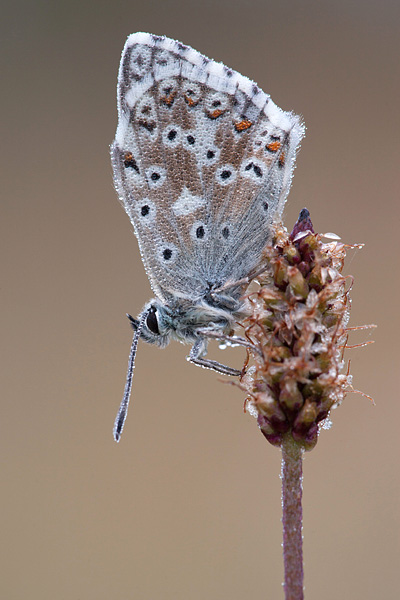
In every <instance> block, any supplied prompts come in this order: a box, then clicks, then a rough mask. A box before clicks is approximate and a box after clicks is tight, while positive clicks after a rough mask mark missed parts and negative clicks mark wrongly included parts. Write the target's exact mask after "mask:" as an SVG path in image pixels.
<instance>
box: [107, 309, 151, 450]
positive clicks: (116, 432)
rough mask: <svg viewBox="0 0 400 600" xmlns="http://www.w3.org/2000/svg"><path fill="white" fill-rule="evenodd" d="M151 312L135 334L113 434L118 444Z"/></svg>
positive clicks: (143, 319)
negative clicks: (142, 337) (139, 352)
mask: <svg viewBox="0 0 400 600" xmlns="http://www.w3.org/2000/svg"><path fill="white" fill-rule="evenodd" d="M149 310H150V309H149ZM149 310H146V311H145V312H144V313H143V314H142V316H141V317H140V321H139V323H138V326H137V329H136V331H135V333H134V334H133V340H132V345H131V351H130V353H129V362H128V371H127V374H126V383H125V390H124V397H123V398H122V402H121V405H120V407H119V410H118V414H117V417H116V419H115V422H114V430H113V433H114V440H115V441H116V442H119V440H120V439H121V434H122V430H123V428H124V425H125V420H126V416H127V414H128V406H129V398H130V396H131V390H132V379H133V371H134V369H135V358H136V350H137V347H138V342H139V338H140V334H141V332H142V329H143V326H144V323H145V321H146V319H147V317H148V314H149Z"/></svg>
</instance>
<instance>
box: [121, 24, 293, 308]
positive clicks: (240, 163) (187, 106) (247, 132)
mask: <svg viewBox="0 0 400 600" xmlns="http://www.w3.org/2000/svg"><path fill="white" fill-rule="evenodd" d="M118 115H119V120H118V127H117V132H116V137H115V140H114V143H113V145H112V150H111V153H112V162H113V169H114V180H115V186H116V189H117V192H118V194H119V197H120V200H121V202H122V204H123V206H124V208H125V210H126V212H127V213H128V215H129V217H130V219H131V221H132V223H133V226H134V230H135V234H136V236H137V238H138V241H139V247H140V251H141V255H142V260H143V263H144V266H145V269H146V272H147V275H148V277H149V280H150V284H151V286H152V288H153V291H154V293H155V294H156V295H157V296H158V297H159V298H160V299H162V300H163V301H168V300H169V299H171V298H176V297H182V298H188V299H193V300H194V299H198V298H200V297H202V296H203V295H204V291H205V290H206V289H209V287H210V285H214V286H218V285H223V284H224V283H226V282H227V281H237V280H240V279H241V278H243V277H245V276H247V275H249V274H250V273H251V272H253V271H254V270H256V269H257V267H258V266H259V264H260V260H261V256H262V250H263V248H264V247H265V244H266V242H267V240H268V238H269V235H270V230H271V223H272V222H273V221H274V220H276V219H277V218H278V217H279V216H280V215H281V213H282V210H283V206H284V203H285V201H286V197H287V194H288V191H289V188H290V182H291V178H292V173H293V168H294V164H295V157H296V151H297V149H298V146H299V143H300V141H301V139H302V137H303V135H304V126H303V125H302V123H301V121H300V119H299V117H297V116H296V115H294V114H292V113H289V112H284V111H282V110H281V109H280V108H278V107H277V106H276V105H275V104H274V103H273V102H272V100H270V98H269V96H268V95H267V94H265V93H264V92H263V91H262V90H260V88H258V87H257V86H256V85H255V84H254V83H253V82H251V81H250V80H249V79H247V78H246V77H243V76H242V75H240V74H239V73H237V72H235V71H232V70H231V69H228V68H227V67H225V66H224V65H223V64H221V63H216V62H214V61H213V60H210V59H208V58H206V57H205V56H203V55H202V54H200V53H199V52H197V51H195V50H193V49H192V48H190V47H188V46H184V45H183V44H180V43H179V42H176V41H174V40H171V39H168V38H165V37H158V36H154V35H151V34H148V33H135V34H132V35H131V36H129V38H128V40H127V42H126V44H125V47H124V50H123V53H122V58H121V64H120V70H119V76H118Z"/></svg>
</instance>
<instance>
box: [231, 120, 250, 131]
mask: <svg viewBox="0 0 400 600" xmlns="http://www.w3.org/2000/svg"><path fill="white" fill-rule="evenodd" d="M252 125H253V123H252V122H251V121H249V120H248V119H243V121H240V122H239V123H235V129H236V131H246V129H249V127H251V126H252Z"/></svg>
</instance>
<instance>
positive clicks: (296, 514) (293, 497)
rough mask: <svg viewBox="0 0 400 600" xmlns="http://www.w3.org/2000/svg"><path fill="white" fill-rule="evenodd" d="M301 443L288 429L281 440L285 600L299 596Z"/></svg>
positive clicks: (301, 558)
mask: <svg viewBox="0 0 400 600" xmlns="http://www.w3.org/2000/svg"><path fill="white" fill-rule="evenodd" d="M302 454H303V449H302V447H301V446H300V445H299V444H298V443H297V442H295V441H294V439H293V438H292V435H291V433H287V434H285V435H284V437H283V440H282V510H283V513H282V524H283V563H284V572H285V580H284V589H285V599H286V600H303V598H304V593H303V537H302V506H301V497H302V491H303V488H302V482H303V475H302V461H303V458H302Z"/></svg>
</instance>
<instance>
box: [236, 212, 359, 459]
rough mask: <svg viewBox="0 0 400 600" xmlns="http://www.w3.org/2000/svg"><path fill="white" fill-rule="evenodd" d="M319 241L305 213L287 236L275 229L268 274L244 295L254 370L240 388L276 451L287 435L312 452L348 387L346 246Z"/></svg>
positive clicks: (246, 375) (269, 252) (281, 229)
mask: <svg viewBox="0 0 400 600" xmlns="http://www.w3.org/2000/svg"><path fill="white" fill-rule="evenodd" d="M323 237H324V236H321V235H319V234H316V233H314V229H313V226H312V223H311V220H310V214H309V212H308V210H307V209H303V210H302V211H301V213H300V216H299V219H298V221H297V223H296V224H295V226H294V229H293V231H292V233H291V234H290V235H289V234H288V232H287V231H286V229H285V228H284V227H283V226H282V225H278V226H276V229H275V235H274V239H273V242H272V244H271V245H270V246H268V247H267V249H266V262H267V264H268V267H267V270H266V272H265V274H263V275H261V276H259V277H258V278H257V279H258V282H259V284H260V287H259V289H258V290H257V291H256V292H254V293H251V294H249V302H250V304H251V306H252V313H251V316H250V317H248V319H247V321H246V327H245V333H246V338H247V339H248V341H249V342H250V348H251V349H250V352H251V354H252V355H253V358H254V366H252V367H251V368H250V369H248V371H247V373H246V374H245V375H244V376H243V377H242V379H241V382H240V384H239V385H240V387H241V388H242V389H244V390H245V391H246V392H247V393H248V400H247V408H248V410H249V411H250V412H251V413H252V414H254V416H256V417H257V420H258V425H259V427H260V429H261V431H262V433H263V434H264V435H265V437H266V438H267V440H268V441H269V442H270V443H271V444H273V445H277V446H279V445H280V444H281V440H282V436H283V434H285V433H287V432H291V434H292V436H293V438H294V439H295V440H296V441H297V442H299V443H301V445H302V446H303V447H304V448H305V449H307V450H309V449H311V448H313V447H314V446H315V444H316V443H317V439H318V432H319V429H320V427H321V424H322V422H323V421H324V420H326V419H327V417H328V415H329V411H330V410H331V408H332V407H334V406H336V405H338V404H339V403H340V402H341V401H342V400H343V398H344V397H345V395H346V391H347V390H348V389H349V386H350V384H351V376H350V375H349V374H348V373H345V372H343V370H344V361H343V351H344V348H345V346H346V341H347V337H348V332H347V329H346V326H347V323H348V319H349V309H350V298H349V291H350V288H351V284H352V278H351V277H349V276H348V277H344V276H343V275H342V274H341V272H342V269H343V263H344V259H345V256H346V247H345V245H344V244H342V243H340V242H339V241H337V240H334V241H330V242H329V243H324V242H323V241H322V238H323ZM332 237H337V236H332Z"/></svg>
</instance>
